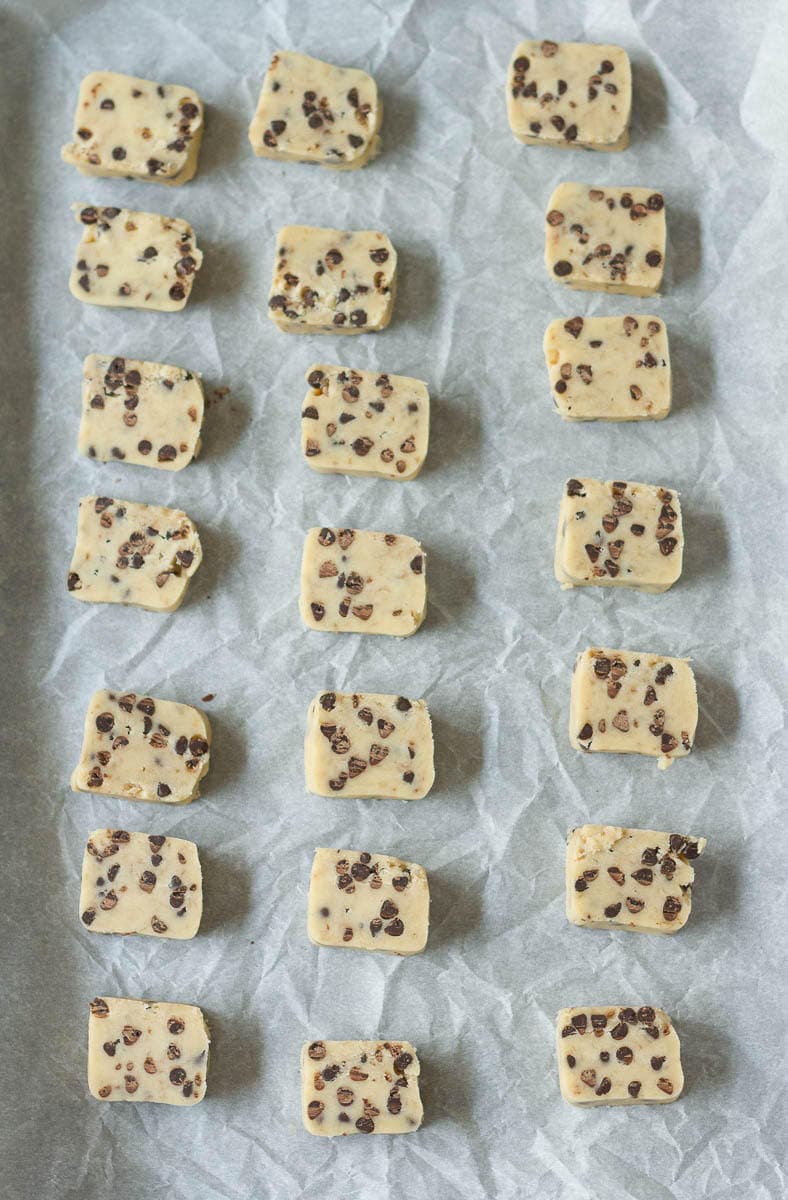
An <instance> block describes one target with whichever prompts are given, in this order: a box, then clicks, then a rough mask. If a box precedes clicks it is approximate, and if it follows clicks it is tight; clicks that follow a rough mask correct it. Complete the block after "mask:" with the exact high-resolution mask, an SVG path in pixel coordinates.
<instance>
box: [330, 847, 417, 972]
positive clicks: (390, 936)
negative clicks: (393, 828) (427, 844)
mask: <svg viewBox="0 0 788 1200" xmlns="http://www.w3.org/2000/svg"><path fill="white" fill-rule="evenodd" d="M429 919H430V892H429V885H428V883H427V872H426V871H425V870H424V868H423V867H420V866H419V865H418V863H409V862H403V861H402V859H399V858H392V857H391V856H390V855H388V854H370V853H369V852H368V851H364V850H328V849H318V850H315V857H314V861H313V863H312V874H311V876H310V879H309V909H308V918H307V930H308V933H309V937H310V939H311V940H312V941H313V942H315V943H316V944H317V945H318V946H345V947H349V948H351V949H356V950H383V951H386V952H387V953H388V954H418V953H420V951H422V950H423V949H424V947H425V945H426V944H427V930H428V928H429Z"/></svg>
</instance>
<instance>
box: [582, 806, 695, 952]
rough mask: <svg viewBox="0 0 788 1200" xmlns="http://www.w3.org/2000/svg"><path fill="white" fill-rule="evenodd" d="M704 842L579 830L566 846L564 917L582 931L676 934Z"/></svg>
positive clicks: (642, 832) (647, 832)
mask: <svg viewBox="0 0 788 1200" xmlns="http://www.w3.org/2000/svg"><path fill="white" fill-rule="evenodd" d="M705 848H706V839H705V838H695V837H688V836H687V835H685V834H682V833H658V832H657V830H655V829H622V828H620V827H619V826H617V825H581V826H580V827H579V828H578V829H573V830H572V831H571V833H570V834H569V838H568V841H567V847H566V915H567V917H568V919H569V920H570V921H571V922H572V924H573V925H584V926H585V927H586V928H587V929H610V928H614V927H615V928H620V929H632V930H635V931H637V932H639V933H676V931H677V930H679V929H681V928H682V926H683V925H686V923H687V921H688V920H689V915H690V909H691V907H692V884H693V882H694V879H695V871H694V869H693V867H692V863H693V862H694V860H695V859H696V858H697V857H698V856H699V855H700V854H702V853H703V851H704V850H705Z"/></svg>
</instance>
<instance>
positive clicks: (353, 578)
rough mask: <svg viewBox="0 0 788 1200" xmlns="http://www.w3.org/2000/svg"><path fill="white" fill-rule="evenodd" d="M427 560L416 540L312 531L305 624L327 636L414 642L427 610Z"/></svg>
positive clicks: (305, 565)
mask: <svg viewBox="0 0 788 1200" xmlns="http://www.w3.org/2000/svg"><path fill="white" fill-rule="evenodd" d="M426 568H427V556H426V554H425V553H424V549H423V548H422V546H420V545H419V543H418V542H417V541H416V540H415V539H414V538H412V537H407V536H406V535H405V534H402V533H379V532H378V531H377V530H369V529H328V528H326V527H325V526H324V527H323V528H322V529H318V528H314V529H310V530H309V532H308V533H307V535H306V541H305V543H304V557H303V559H302V560H301V596H300V600H299V607H300V609H301V616H302V618H303V620H304V623H305V624H306V625H308V626H309V628H310V629H320V630H322V631H323V632H324V633H387V634H390V635H391V636H393V637H410V635H411V634H412V633H415V632H416V630H417V629H418V628H419V626H420V625H421V623H422V621H423V620H424V614H425V611H426V607H427V581H426Z"/></svg>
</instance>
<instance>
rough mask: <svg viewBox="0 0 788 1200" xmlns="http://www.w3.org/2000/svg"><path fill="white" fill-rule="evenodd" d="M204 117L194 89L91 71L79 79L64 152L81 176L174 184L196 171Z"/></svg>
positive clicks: (68, 161)
mask: <svg viewBox="0 0 788 1200" xmlns="http://www.w3.org/2000/svg"><path fill="white" fill-rule="evenodd" d="M203 118H204V113H203V104H202V100H201V99H200V97H199V96H198V95H197V93H196V92H195V91H194V90H193V89H191V88H185V87H180V86H179V85H178V84H175V83H156V82H155V81H154V80H152V79H138V78H137V77H136V76H135V75H120V74H118V73H117V72H115V71H93V72H91V74H90V75H86V76H85V78H84V79H83V80H82V83H81V84H80V87H79V98H78V100H77V111H76V115H75V117H74V141H73V142H69V143H68V145H66V146H64V147H63V149H62V150H61V152H60V157H61V158H62V159H63V161H64V162H67V163H71V164H72V165H73V166H75V167H77V169H78V170H79V171H81V172H82V174H83V175H105V176H108V177H110V178H118V179H119V178H123V179H142V180H145V181H147V182H150V183H166V184H170V185H173V186H175V185H178V184H181V183H186V182H187V181H188V180H189V179H191V178H192V176H193V175H194V172H195V171H196V170H197V156H198V154H199V152H200V142H201V141H202V131H203Z"/></svg>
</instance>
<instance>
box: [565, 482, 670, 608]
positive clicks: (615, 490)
mask: <svg viewBox="0 0 788 1200" xmlns="http://www.w3.org/2000/svg"><path fill="white" fill-rule="evenodd" d="M683 553H684V532H683V528H682V523H681V506H680V505H679V498H678V495H677V494H676V493H675V492H671V491H668V489H667V488H663V487H655V486H653V485H652V484H649V483H625V482H624V481H623V480H613V481H611V482H608V483H603V482H602V480H601V479H569V480H568V481H567V483H566V484H565V486H564V494H563V497H562V499H561V506H560V509H559V512H558V533H557V535H556V542H555V577H556V579H557V580H558V582H559V583H560V584H561V587H563V588H573V587H589V586H597V587H630V588H638V589H639V590H640V591H641V592H666V591H667V590H668V588H669V587H672V585H673V584H674V583H675V582H676V580H677V579H678V577H679V575H680V574H681V564H682V557H683Z"/></svg>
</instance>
